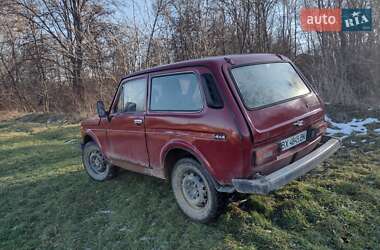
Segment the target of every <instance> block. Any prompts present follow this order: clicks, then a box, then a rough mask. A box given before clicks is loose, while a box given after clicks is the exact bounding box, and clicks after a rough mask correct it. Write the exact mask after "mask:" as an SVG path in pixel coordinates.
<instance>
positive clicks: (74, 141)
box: [63, 139, 77, 144]
mask: <svg viewBox="0 0 380 250" xmlns="http://www.w3.org/2000/svg"><path fill="white" fill-rule="evenodd" d="M76 142H77V140H76V139H71V140H67V141H65V142H64V143H63V144H75V143H76Z"/></svg>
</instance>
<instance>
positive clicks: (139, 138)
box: [107, 77, 149, 167]
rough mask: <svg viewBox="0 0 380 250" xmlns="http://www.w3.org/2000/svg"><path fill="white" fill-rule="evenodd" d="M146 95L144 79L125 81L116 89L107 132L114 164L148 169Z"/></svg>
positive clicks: (110, 155) (145, 79)
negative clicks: (116, 92) (133, 165)
mask: <svg viewBox="0 0 380 250" xmlns="http://www.w3.org/2000/svg"><path fill="white" fill-rule="evenodd" d="M146 96H147V78H146V77H139V78H134V79H131V80H129V79H128V80H126V81H125V82H123V83H122V85H121V86H120V88H119V91H118V94H117V98H116V100H115V103H114V105H113V107H112V110H111V114H110V116H111V121H110V124H109V129H108V130H107V137H108V142H109V149H110V150H109V151H110V153H109V157H110V158H111V160H113V161H114V162H117V163H119V164H120V162H121V163H133V164H136V165H139V166H141V167H148V166H149V158H148V153H147V148H146V141H145V124H144V119H145V111H146ZM122 165H123V164H122Z"/></svg>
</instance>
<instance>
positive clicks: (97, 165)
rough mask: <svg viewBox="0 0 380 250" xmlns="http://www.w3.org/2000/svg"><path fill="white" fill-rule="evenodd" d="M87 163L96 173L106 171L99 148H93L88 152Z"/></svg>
mask: <svg viewBox="0 0 380 250" xmlns="http://www.w3.org/2000/svg"><path fill="white" fill-rule="evenodd" d="M89 165H90V168H91V170H92V171H94V173H96V174H103V173H104V172H105V171H106V163H105V161H104V158H103V155H102V153H101V152H100V151H99V150H94V151H92V152H91V153H90V154H89Z"/></svg>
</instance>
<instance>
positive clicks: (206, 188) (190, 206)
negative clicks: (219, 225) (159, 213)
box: [171, 158, 226, 223]
mask: <svg viewBox="0 0 380 250" xmlns="http://www.w3.org/2000/svg"><path fill="white" fill-rule="evenodd" d="M211 178H212V177H211V176H210V175H209V174H208V173H207V172H206V171H205V170H204V169H203V168H202V166H201V165H200V164H199V163H198V162H197V161H196V160H194V159H192V158H183V159H181V160H179V161H178V162H177V163H176V164H175V165H174V168H173V171H172V173H171V185H172V189H173V193H174V196H175V198H176V200H177V203H178V206H179V207H180V209H181V210H182V212H183V213H184V214H185V215H187V216H188V217H189V218H190V219H192V220H194V221H197V222H201V223H207V222H211V221H213V220H214V219H216V218H217V217H218V216H219V215H220V213H221V212H222V210H223V208H224V207H225V205H226V199H225V197H226V195H225V194H224V193H219V192H218V191H216V189H215V187H214V184H213V182H212V179H211Z"/></svg>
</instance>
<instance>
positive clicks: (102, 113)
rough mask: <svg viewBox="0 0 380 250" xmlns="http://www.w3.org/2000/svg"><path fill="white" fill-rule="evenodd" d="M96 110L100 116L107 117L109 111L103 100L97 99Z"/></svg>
mask: <svg viewBox="0 0 380 250" xmlns="http://www.w3.org/2000/svg"><path fill="white" fill-rule="evenodd" d="M96 112H97V113H98V115H99V117H100V118H103V117H107V116H108V114H107V111H106V109H105V108H104V103H103V101H97V102H96Z"/></svg>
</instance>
